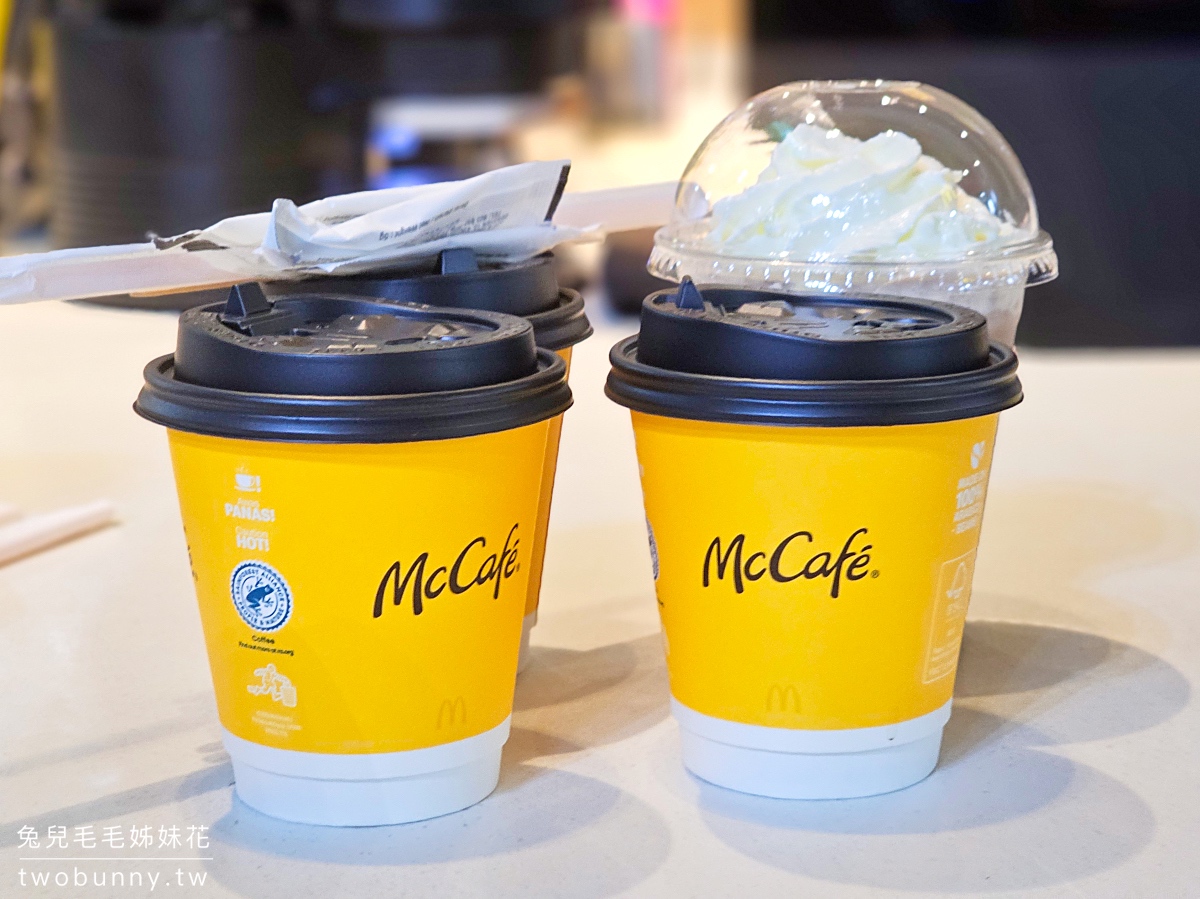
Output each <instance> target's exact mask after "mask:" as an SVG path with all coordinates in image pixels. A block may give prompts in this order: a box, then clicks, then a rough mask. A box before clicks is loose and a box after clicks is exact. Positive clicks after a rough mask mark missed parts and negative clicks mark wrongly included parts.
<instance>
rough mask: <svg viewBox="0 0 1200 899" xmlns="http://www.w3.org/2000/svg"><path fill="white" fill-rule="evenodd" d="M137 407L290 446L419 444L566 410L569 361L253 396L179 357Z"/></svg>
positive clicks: (198, 430) (190, 424) (149, 384)
mask: <svg viewBox="0 0 1200 899" xmlns="http://www.w3.org/2000/svg"><path fill="white" fill-rule="evenodd" d="M143 374H144V376H145V385H144V386H143V387H142V390H141V393H140V394H139V395H138V398H137V401H136V402H135V403H134V406H133V408H134V411H135V412H136V413H137V414H138V415H140V416H141V417H142V418H145V419H147V420H149V421H152V422H154V423H156V424H160V425H163V426H165V427H167V428H170V429H172V430H176V431H184V432H188V433H193V434H201V435H205V436H211V437H226V438H230V439H237V440H264V441H271V442H285V443H336V444H355V443H413V442H418V441H425V440H448V439H453V438H457V437H472V436H476V435H479V434H490V433H495V432H498V431H507V430H511V429H514V428H519V427H524V426H526V425H531V424H536V423H538V422H541V421H545V420H547V419H550V418H554V417H555V416H558V415H561V414H562V413H564V412H566V410H567V409H569V408H570V407H571V405H572V402H573V400H572V397H571V389H570V388H569V387H568V386H567V368H566V363H565V362H564V361H563V360H562V358H561V357H559V356H558V355H557V354H556V353H554V352H553V351H551V350H548V349H538V350H537V370H536V371H535V372H534V373H533V374H530V375H525V376H523V377H520V378H516V379H514V380H511V381H505V382H501V383H499V384H487V385H484V386H481V387H468V388H463V389H458V390H444V391H435V392H430V393H408V394H390V395H377V396H303V395H294V394H273V393H251V392H246V391H238V390H227V389H224V388H220V387H208V386H204V385H200V384H192V383H189V382H187V381H181V380H179V379H178V378H176V377H175V375H174V355H173V354H170V355H166V356H160V357H159V358H157V359H155V360H153V361H152V362H150V363H149V364H148V365H147V366H146V368H145V370H144V372H143Z"/></svg>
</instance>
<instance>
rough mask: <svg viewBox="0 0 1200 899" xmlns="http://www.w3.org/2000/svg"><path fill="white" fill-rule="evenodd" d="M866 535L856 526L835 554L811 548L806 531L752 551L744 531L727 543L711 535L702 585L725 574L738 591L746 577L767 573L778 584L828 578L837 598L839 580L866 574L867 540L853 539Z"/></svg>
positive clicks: (857, 578)
mask: <svg viewBox="0 0 1200 899" xmlns="http://www.w3.org/2000/svg"><path fill="white" fill-rule="evenodd" d="M866 536H867V529H866V528H859V529H858V530H857V531H855V532H854V533H853V534H851V535H850V536H849V537H847V538H846V542H845V543H843V544H842V549H841V552H839V553H838V554H837V555H836V556H835V555H834V554H833V553H832V552H817V553H814V552H813V551H812V544H813V542H814V540H813V535H812V534H810V533H809V532H808V531H796V532H795V533H792V534H788V535H787V536H786V537H784V538H783V539H782V540H780V541H779V543H778V544H776V546H775V547H774V548H773V549H772V550H771V551H770V555H768V554H767V552H765V551H764V552H752V553H750V555H746V535H745V534H738V535H737V536H736V537H734V538H733V539H732V540H730V541H729V545H728V546H722V544H721V538H720V537H714V538H713V542H712V543H710V544H709V545H708V551H707V552H706V553H705V554H704V586H705V587H707V586H708V585H709V584H711V583H712V582H713V580H714V577H713V576H714V574H715V580H718V581H723V580H725V575H726V574H728V575H729V576H730V577H731V578H732V579H733V589H734V591H735V592H737V593H741V592H743V591H744V590H745V589H746V585H745V582H746V581H757V580H761V579H762V578H764V577H767V576H770V578H771V580H773V581H775V582H776V583H778V584H789V583H791V582H792V581H794V580H798V579H799V578H804V579H806V580H810V581H815V580H818V579H820V578H828V579H829V595H830V597H831V598H833V599H837V598H838V594H839V593H840V592H841V589H842V581H843V579H844V580H848V581H861V580H862V579H863V578H865V577H866V576H867V575H868V574H870V571H869V568H870V565H871V557H870V555H868V550H870V549H872V546H871V544H869V543H860V544H859V545H858V546H857V547H856V546H855V542H856V541H859V540H860V538H863V539H865V538H866Z"/></svg>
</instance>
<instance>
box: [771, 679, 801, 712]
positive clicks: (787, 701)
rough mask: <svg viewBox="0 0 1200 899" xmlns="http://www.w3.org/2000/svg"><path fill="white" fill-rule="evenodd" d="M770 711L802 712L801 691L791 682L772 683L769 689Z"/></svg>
mask: <svg viewBox="0 0 1200 899" xmlns="http://www.w3.org/2000/svg"><path fill="white" fill-rule="evenodd" d="M767 711H768V712H785V713H786V712H790V713H792V714H794V715H799V714H800V691H799V690H797V689H796V688H795V687H794V686H792V685H791V684H772V685H771V689H770V690H768V691H767Z"/></svg>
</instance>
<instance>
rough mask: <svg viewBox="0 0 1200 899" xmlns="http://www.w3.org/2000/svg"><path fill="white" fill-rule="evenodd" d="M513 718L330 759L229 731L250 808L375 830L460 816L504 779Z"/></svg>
mask: <svg viewBox="0 0 1200 899" xmlns="http://www.w3.org/2000/svg"><path fill="white" fill-rule="evenodd" d="M509 722H510V719H505V720H504V722H503V723H501V724H500V725H498V726H497V727H494V728H492V729H491V730H489V731H485V732H484V733H482V734H478V735H476V736H474V737H468V738H466V739H464V740H456V741H454V742H453V743H447V744H444V745H442V746H431V747H429V748H427V749H413V750H409V751H407V752H388V753H364V754H360V755H354V754H337V755H334V754H326V753H317V752H296V751H294V750H288V749H275V748H273V747H270V746H262V745H259V744H257V743H251V742H249V741H248V740H243V739H241V738H240V737H236V736H234V735H233V734H231V733H229V732H228V731H224V733H223V741H224V743H225V748H226V750H228V752H229V756H230V758H231V759H232V761H233V777H234V789H235V790H236V792H237V795H238V798H239V799H241V800H242V802H244V803H246V805H248V806H250V807H251V808H252V809H255V810H256V811H259V812H262V813H263V814H264V815H270V816H271V817H272V818H282V819H283V820H285V821H295V822H298V823H301V824H323V825H329V826H336V827H371V826H378V825H384V824H404V823H407V822H410V821H422V820H425V819H426V818H436V817H439V816H441V815H448V814H450V813H451V812H457V811H460V810H461V809H464V808H467V807H468V806H471V805H474V804H475V803H477V802H479V801H481V800H482V799H484V798H486V797H487V796H488V795H489V794H490V793H491V792H492V791H493V790H495V789H496V784H497V783H498V782H499V780H500V754H501V750H502V749H503V747H504V743H505V742H506V741H507V740H508V731H509Z"/></svg>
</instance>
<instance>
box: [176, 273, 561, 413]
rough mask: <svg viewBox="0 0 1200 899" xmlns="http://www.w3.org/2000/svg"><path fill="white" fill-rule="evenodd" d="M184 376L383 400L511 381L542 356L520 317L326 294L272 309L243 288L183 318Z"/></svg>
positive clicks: (212, 383)
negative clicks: (224, 300)
mask: <svg viewBox="0 0 1200 899" xmlns="http://www.w3.org/2000/svg"><path fill="white" fill-rule="evenodd" d="M174 369H175V376H176V377H177V378H179V379H180V380H182V381H187V382H190V383H193V384H200V385H204V386H208V387H219V388H222V389H226V390H237V391H246V392H255V393H271V394H292V395H310V396H381V395H392V394H413V393H429V392H435V391H445V390H458V389H466V388H471V387H480V386H484V385H487V384H497V383H500V382H504V381H511V380H514V379H517V378H521V377H525V376H527V375H530V374H532V373H533V372H535V371H536V370H537V355H536V348H535V346H534V339H533V330H532V328H531V326H530V325H529V323H528V322H526V321H525V320H523V319H520V318H517V317H515V316H509V315H501V314H498V313H492V312H481V311H470V310H455V309H432V308H428V307H423V306H412V305H405V304H400V303H387V302H378V301H372V300H366V299H358V298H353V297H341V296H328V295H318V294H306V295H301V296H290V297H288V296H285V297H279V298H277V299H276V300H275V301H274V302H271V301H270V300H268V299H267V297H266V296H265V295H264V293H263V291H262V290H261V288H259V287H258V285H256V284H242V285H238V286H237V287H234V288H232V289H231V290H230V294H229V299H228V301H227V302H226V303H225V305H224V306H220V305H217V306H206V307H200V308H197V309H192V310H189V311H188V312H185V313H184V314H183V315H182V316H181V317H180V321H179V338H178V344H177V347H176V352H175V361H174Z"/></svg>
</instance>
